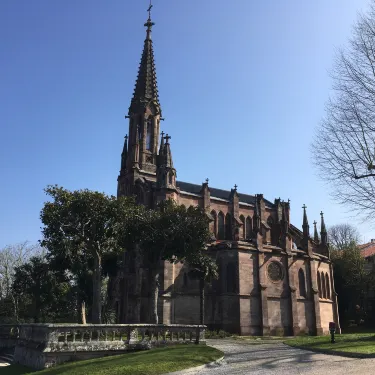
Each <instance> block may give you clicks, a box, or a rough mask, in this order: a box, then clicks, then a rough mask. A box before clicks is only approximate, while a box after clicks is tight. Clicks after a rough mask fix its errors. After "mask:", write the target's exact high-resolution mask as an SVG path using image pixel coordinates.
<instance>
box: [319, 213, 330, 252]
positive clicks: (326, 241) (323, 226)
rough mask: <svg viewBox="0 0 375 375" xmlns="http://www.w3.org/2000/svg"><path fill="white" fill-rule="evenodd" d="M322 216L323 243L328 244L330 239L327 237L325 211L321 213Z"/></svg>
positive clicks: (321, 231) (321, 234)
mask: <svg viewBox="0 0 375 375" xmlns="http://www.w3.org/2000/svg"><path fill="white" fill-rule="evenodd" d="M320 216H321V222H320V238H321V241H322V244H323V245H327V243H328V239H327V229H326V224H325V222H324V216H323V211H322V212H321V213H320Z"/></svg>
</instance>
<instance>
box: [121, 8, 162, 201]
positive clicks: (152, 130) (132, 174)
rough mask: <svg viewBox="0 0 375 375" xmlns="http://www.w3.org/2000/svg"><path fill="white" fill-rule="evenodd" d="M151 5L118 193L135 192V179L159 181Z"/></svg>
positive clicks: (157, 124) (157, 117) (156, 99)
mask: <svg viewBox="0 0 375 375" xmlns="http://www.w3.org/2000/svg"><path fill="white" fill-rule="evenodd" d="M151 9H152V5H151V4H150V7H149V8H148V20H147V22H146V23H145V25H144V26H145V27H146V39H145V41H144V46H143V52H142V57H141V62H140V64H139V70H138V76H137V80H136V83H135V88H134V93H133V97H132V100H131V103H130V107H129V112H128V115H127V116H126V117H125V118H126V119H128V120H129V132H128V135H127V136H126V137H125V143H124V149H123V153H122V157H121V170H120V175H119V176H118V179H117V181H118V185H117V196H122V195H133V194H136V190H137V189H136V187H135V185H136V183H137V181H138V182H140V181H141V182H142V181H143V182H147V181H148V182H149V183H151V182H156V169H157V163H158V160H157V159H158V140H159V133H160V120H162V114H161V107H160V102H159V93H158V87H157V79H156V70H155V60H154V50H153V44H152V38H151V34H152V27H153V26H154V22H152V20H151Z"/></svg>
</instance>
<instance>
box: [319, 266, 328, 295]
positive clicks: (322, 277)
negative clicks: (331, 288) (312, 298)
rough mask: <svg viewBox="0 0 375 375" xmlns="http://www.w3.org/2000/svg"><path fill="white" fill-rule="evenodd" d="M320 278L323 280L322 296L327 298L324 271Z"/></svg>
mask: <svg viewBox="0 0 375 375" xmlns="http://www.w3.org/2000/svg"><path fill="white" fill-rule="evenodd" d="M320 280H321V283H322V297H323V298H327V290H326V282H325V278H324V273H323V272H322V273H321V274H320Z"/></svg>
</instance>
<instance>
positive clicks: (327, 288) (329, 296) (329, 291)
mask: <svg viewBox="0 0 375 375" xmlns="http://www.w3.org/2000/svg"><path fill="white" fill-rule="evenodd" d="M325 282H326V294H327V298H328V299H331V290H330V285H329V277H328V273H326V277H325Z"/></svg>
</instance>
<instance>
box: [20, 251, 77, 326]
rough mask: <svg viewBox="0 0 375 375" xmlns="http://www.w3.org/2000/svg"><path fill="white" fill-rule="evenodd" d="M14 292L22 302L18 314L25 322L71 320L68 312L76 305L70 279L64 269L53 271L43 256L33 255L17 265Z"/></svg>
mask: <svg viewBox="0 0 375 375" xmlns="http://www.w3.org/2000/svg"><path fill="white" fill-rule="evenodd" d="M13 294H14V295H15V296H16V297H17V298H18V300H19V301H20V302H19V316H20V319H21V320H22V321H25V322H29V321H31V322H34V323H40V322H59V321H69V320H70V321H71V320H72V318H71V317H69V315H71V313H72V311H74V307H75V306H74V304H72V297H73V296H72V288H71V285H70V284H69V280H68V278H67V277H66V275H65V274H64V272H62V271H61V270H60V271H55V270H52V269H51V268H50V267H49V264H48V262H47V261H45V260H44V259H43V258H41V257H32V258H31V259H30V261H29V262H27V263H25V264H23V265H22V266H20V267H17V268H16V270H15V276H14V282H13ZM73 302H74V300H73ZM69 318H70V319H69Z"/></svg>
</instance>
